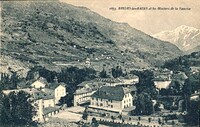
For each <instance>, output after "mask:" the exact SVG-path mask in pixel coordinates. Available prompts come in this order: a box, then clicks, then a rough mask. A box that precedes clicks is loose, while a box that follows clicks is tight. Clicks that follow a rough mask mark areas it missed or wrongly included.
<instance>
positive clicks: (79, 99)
mask: <svg viewBox="0 0 200 127" xmlns="http://www.w3.org/2000/svg"><path fill="white" fill-rule="evenodd" d="M103 85H105V83H102V82H94V81H85V82H83V83H81V84H79V85H78V89H77V90H76V91H75V92H74V106H77V105H84V104H86V105H87V104H90V101H91V95H92V94H93V93H94V92H95V91H96V90H97V89H98V88H100V87H101V86H103Z"/></svg>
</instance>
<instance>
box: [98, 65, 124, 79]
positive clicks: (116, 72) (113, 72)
mask: <svg viewBox="0 0 200 127" xmlns="http://www.w3.org/2000/svg"><path fill="white" fill-rule="evenodd" d="M111 75H112V77H114V78H118V77H120V76H125V75H126V74H124V73H123V71H122V68H121V66H116V67H113V68H111ZM111 75H109V74H107V71H106V70H105V68H104V67H103V69H102V71H101V72H100V73H99V77H101V78H109V77H110V76H111Z"/></svg>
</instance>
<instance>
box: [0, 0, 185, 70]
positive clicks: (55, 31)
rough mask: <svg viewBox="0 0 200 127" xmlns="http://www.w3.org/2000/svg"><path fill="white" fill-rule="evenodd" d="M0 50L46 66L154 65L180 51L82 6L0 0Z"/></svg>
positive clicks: (131, 66)
mask: <svg viewBox="0 0 200 127" xmlns="http://www.w3.org/2000/svg"><path fill="white" fill-rule="evenodd" d="M1 29H2V33H1V39H2V45H1V53H2V54H3V55H5V56H9V57H12V59H17V60H19V61H21V62H23V63H24V64H26V65H27V66H34V65H42V66H45V67H47V68H49V69H59V68H62V67H63V66H64V67H65V66H68V65H74V66H83V65H84V62H85V60H86V58H87V57H89V58H90V61H91V66H92V67H94V68H95V69H102V66H103V64H106V65H108V66H113V65H115V64H120V65H122V66H124V67H126V68H128V67H129V68H131V69H133V68H143V67H152V66H159V65H161V64H162V63H163V62H164V61H166V60H168V59H172V58H175V57H177V56H179V55H181V53H182V52H181V51H180V50H179V49H178V48H177V47H176V46H174V45H173V44H171V43H168V42H163V41H160V40H158V39H154V38H152V37H151V36H149V35H147V34H145V33H143V32H141V31H138V30H136V29H134V28H131V27H130V26H129V25H128V24H123V23H117V22H113V21H111V20H109V19H106V18H104V17H102V16H100V15H99V14H97V13H95V12H92V11H90V10H89V9H87V8H84V7H75V6H72V5H68V4H66V3H59V2H30V1H29V2H25V1H24V2H6V1H4V2H2V28H1Z"/></svg>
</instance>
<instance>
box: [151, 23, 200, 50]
mask: <svg viewBox="0 0 200 127" xmlns="http://www.w3.org/2000/svg"><path fill="white" fill-rule="evenodd" d="M153 37H155V38H158V39H160V40H163V41H169V42H171V43H173V44H175V45H176V46H177V47H179V48H180V49H181V50H183V51H187V50H191V49H193V48H195V47H196V46H199V45H200V30H199V29H196V28H193V27H189V26H184V25H182V26H180V27H177V28H176V29H174V30H171V31H163V32H160V33H158V34H155V35H153Z"/></svg>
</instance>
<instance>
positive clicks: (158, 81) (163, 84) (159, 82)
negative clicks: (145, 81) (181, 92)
mask: <svg viewBox="0 0 200 127" xmlns="http://www.w3.org/2000/svg"><path fill="white" fill-rule="evenodd" d="M171 82H172V80H171V77H170V76H169V75H168V76H163V75H160V76H158V77H156V78H154V85H155V86H156V88H157V89H159V90H161V89H167V88H169V86H170V84H171Z"/></svg>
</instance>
